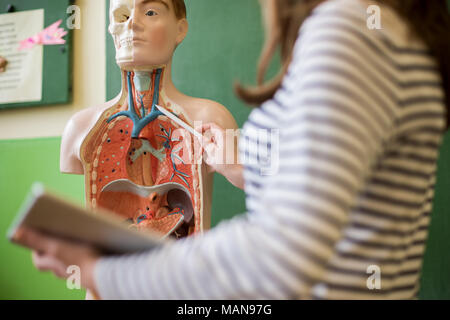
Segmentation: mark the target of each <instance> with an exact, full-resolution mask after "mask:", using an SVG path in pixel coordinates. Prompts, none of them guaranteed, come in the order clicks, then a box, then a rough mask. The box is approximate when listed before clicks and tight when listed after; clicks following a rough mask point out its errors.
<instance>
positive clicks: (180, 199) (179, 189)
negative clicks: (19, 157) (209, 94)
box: [81, 69, 203, 238]
mask: <svg viewBox="0 0 450 320" xmlns="http://www.w3.org/2000/svg"><path fill="white" fill-rule="evenodd" d="M124 72H125V73H126V74H125V76H126V79H127V88H128V97H126V99H125V98H124V99H122V100H123V101H119V103H118V104H117V105H114V106H113V107H111V108H109V109H107V110H105V111H104V112H103V113H102V115H101V116H100V118H99V119H98V121H97V122H96V124H95V125H94V127H93V128H92V129H91V131H90V132H89V134H88V135H87V136H86V138H85V140H84V142H83V144H82V147H81V159H82V163H83V166H84V170H85V185H86V200H87V203H88V205H90V206H91V207H92V208H94V209H95V208H104V209H108V210H110V211H112V212H114V213H115V214H117V215H119V216H121V217H123V219H124V221H126V222H127V223H129V225H130V228H137V229H139V230H148V229H151V230H154V231H158V232H161V233H163V234H164V235H165V236H171V237H172V236H173V237H176V238H181V237H185V236H188V235H191V234H193V233H196V232H199V231H201V226H202V225H203V223H202V222H203V221H202V219H203V205H202V200H203V194H202V193H203V190H202V177H201V161H200V160H199V159H198V157H197V155H196V152H195V151H196V150H195V148H194V138H193V136H192V135H191V134H190V133H189V132H188V131H187V130H185V129H183V128H181V127H180V126H179V125H178V124H177V123H175V122H174V121H172V120H171V119H169V118H168V117H166V116H164V115H162V113H160V112H159V111H158V110H157V109H156V108H155V105H156V104H158V105H161V106H163V107H164V108H166V109H167V110H169V111H170V112H172V113H173V114H174V115H176V116H177V117H178V118H180V119H181V120H183V121H184V122H186V123H187V124H189V125H191V126H192V122H191V121H190V120H189V119H188V117H187V116H186V114H185V112H184V111H183V110H182V108H181V107H179V106H174V105H172V104H171V103H170V102H168V101H165V100H166V99H165V98H164V94H163V92H162V88H161V83H162V81H161V79H162V77H163V75H164V70H162V69H155V70H154V71H153V72H151V73H149V75H148V76H147V77H146V76H145V75H143V74H136V73H134V72H126V71H124Z"/></svg>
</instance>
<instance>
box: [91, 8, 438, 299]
mask: <svg viewBox="0 0 450 320" xmlns="http://www.w3.org/2000/svg"><path fill="white" fill-rule="evenodd" d="M369 4H370V3H369V2H365V1H362V0H330V1H327V2H325V3H323V4H321V5H320V6H318V7H317V8H316V9H315V10H314V12H313V14H312V15H311V17H309V18H308V19H307V20H306V21H305V23H304V24H303V25H302V27H301V29H300V32H299V37H298V40H297V42H296V46H295V49H294V55H293V60H292V63H291V65H290V67H289V70H288V73H287V75H286V77H285V79H284V81H283V84H282V87H281V88H280V89H279V90H278V92H277V93H276V95H275V97H274V98H273V99H271V100H270V101H267V102H266V103H264V104H263V105H262V106H261V107H260V108H258V109H256V110H254V111H253V112H252V113H251V115H250V117H249V119H248V121H247V122H246V124H245V126H244V128H243V132H242V135H241V139H240V154H241V160H242V159H244V160H242V161H243V162H244V164H245V170H244V177H245V192H246V205H247V211H248V212H247V213H245V214H242V215H239V216H236V217H235V218H233V219H231V220H229V221H224V222H222V223H220V224H219V225H218V226H217V227H215V228H214V229H212V230H211V231H209V232H206V233H205V234H202V235H199V236H194V237H191V238H187V239H183V240H180V241H177V242H175V243H170V244H167V245H165V246H163V247H161V248H159V249H156V250H153V251H151V252H148V253H142V254H134V255H127V256H121V257H109V258H102V259H101V260H100V261H99V263H97V265H96V269H95V281H96V285H97V289H98V292H99V295H100V296H101V297H102V298H103V299H111V298H112V299H121V298H125V299H302V298H307V299H374V298H381V299H411V298H416V297H417V294H418V290H419V283H420V272H421V266H422V260H423V254H424V250H425V242H426V238H427V234H428V226H429V223H430V213H431V209H432V200H433V194H434V191H433V190H434V186H435V181H436V163H437V158H438V150H439V146H440V144H441V140H442V136H443V132H444V130H445V124H446V123H445V113H446V110H445V97H444V93H443V89H442V84H441V83H442V80H441V78H440V75H439V72H438V68H437V63H436V61H435V60H434V59H433V58H432V56H431V55H430V53H429V50H428V49H427V48H426V46H425V45H424V44H423V43H422V42H421V41H419V40H418V39H416V38H414V37H411V36H410V33H409V31H408V27H407V25H406V23H405V22H404V21H403V20H401V19H400V18H399V17H398V16H397V15H396V13H395V12H394V11H393V10H391V9H390V8H388V7H384V6H381V18H382V20H381V22H382V29H374V30H370V29H369V28H368V27H367V24H366V21H367V17H368V15H367V13H366V10H367V7H368V5H369ZM213 214H214V213H213Z"/></svg>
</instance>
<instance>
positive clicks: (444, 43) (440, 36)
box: [235, 0, 450, 125]
mask: <svg viewBox="0 0 450 320" xmlns="http://www.w3.org/2000/svg"><path fill="white" fill-rule="evenodd" d="M325 1H327V0H275V3H276V10H275V15H276V19H277V23H278V30H277V32H274V33H273V34H272V39H269V41H268V46H267V47H266V48H265V50H263V53H262V55H261V58H260V63H259V65H258V77H257V78H258V79H257V83H258V85H257V86H256V87H243V86H242V85H241V84H236V85H235V91H236V94H237V95H238V96H239V97H240V98H241V99H242V100H243V101H245V102H247V103H249V104H252V105H259V104H261V103H263V102H264V101H266V100H268V99H270V98H272V97H273V96H274V94H275V92H276V91H277V90H278V89H279V87H280V86H281V82H282V80H283V77H284V75H285V73H286V72H287V68H288V66H289V64H290V62H291V56H292V51H293V48H294V45H295V41H296V39H297V35H298V30H299V28H300V26H301V25H302V24H303V22H304V21H305V20H306V18H308V17H309V16H310V15H311V13H312V11H313V10H314V9H315V8H316V7H317V6H318V5H319V4H321V3H323V2H325ZM377 2H379V3H380V4H386V5H388V6H390V7H391V8H393V9H394V10H395V11H396V12H397V14H399V15H400V16H401V17H402V18H403V19H404V20H405V21H406V22H407V23H408V24H409V27H410V30H411V32H412V33H413V34H415V35H417V36H418V37H419V38H420V39H421V40H422V41H423V42H425V44H426V45H427V46H428V48H429V50H430V51H431V54H432V55H433V56H434V57H435V59H436V61H437V62H438V64H439V69H440V71H441V75H442V80H443V87H444V91H445V94H446V104H447V109H448V112H447V125H449V124H450V110H449V109H450V15H449V11H448V8H447V4H446V0H433V1H429V0H377ZM276 47H279V48H280V50H281V62H282V63H281V64H282V66H281V70H280V72H279V73H278V75H277V76H276V77H275V78H274V79H272V80H271V81H269V82H266V83H264V81H263V79H264V75H265V73H266V70H267V67H268V65H269V63H270V60H271V59H272V57H273V55H274V53H275V49H276Z"/></svg>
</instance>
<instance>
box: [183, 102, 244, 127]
mask: <svg viewBox="0 0 450 320" xmlns="http://www.w3.org/2000/svg"><path fill="white" fill-rule="evenodd" d="M190 104H191V105H192V107H193V109H195V113H196V117H195V118H196V119H195V120H201V121H203V122H204V123H208V122H214V123H216V124H218V125H219V126H221V127H223V128H226V129H235V128H237V124H236V120H235V119H234V117H233V115H232V114H231V112H230V111H229V110H228V109H227V108H226V107H225V106H224V105H222V104H221V103H219V102H216V101H213V100H208V99H202V98H192V99H191V101H190Z"/></svg>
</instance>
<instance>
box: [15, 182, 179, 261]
mask: <svg viewBox="0 0 450 320" xmlns="http://www.w3.org/2000/svg"><path fill="white" fill-rule="evenodd" d="M20 227H28V228H30V229H34V230H37V231H40V232H42V233H46V234H48V235H52V236H57V237H61V238H64V239H67V240H73V241H77V242H82V243H86V244H90V245H93V246H95V247H97V248H98V249H99V250H101V251H102V252H103V253H106V254H125V253H133V252H141V251H146V250H151V249H153V248H155V247H157V246H160V245H162V244H164V243H167V242H168V241H174V240H172V239H170V238H165V239H163V238H162V237H163V235H162V234H160V233H156V232H151V231H137V230H134V229H130V228H129V227H128V225H127V224H126V223H125V222H124V221H122V220H120V218H118V217H117V216H115V215H114V214H111V213H108V212H107V211H95V212H94V211H90V210H88V209H85V208H83V207H81V206H79V205H76V204H74V203H71V202H69V201H67V200H65V199H63V198H62V197H60V196H58V195H56V194H54V193H52V192H50V191H48V190H46V189H45V188H44V186H43V185H42V184H41V183H35V184H34V185H33V186H32V188H31V192H30V194H29V195H28V197H27V199H26V200H25V202H24V204H23V205H22V208H21V209H20V210H19V212H18V213H17V216H16V218H15V220H14V222H13V223H12V225H11V227H10V229H9V230H8V234H7V237H8V239H9V240H10V241H11V242H13V243H17V242H15V241H14V238H13V236H14V235H15V233H16V232H17V230H18V228H20ZM17 244H19V245H20V243H17Z"/></svg>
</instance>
